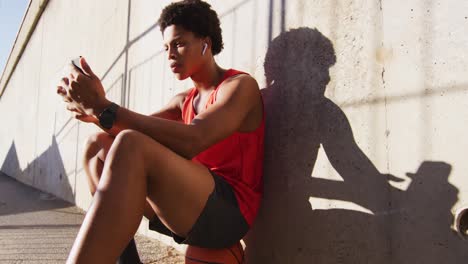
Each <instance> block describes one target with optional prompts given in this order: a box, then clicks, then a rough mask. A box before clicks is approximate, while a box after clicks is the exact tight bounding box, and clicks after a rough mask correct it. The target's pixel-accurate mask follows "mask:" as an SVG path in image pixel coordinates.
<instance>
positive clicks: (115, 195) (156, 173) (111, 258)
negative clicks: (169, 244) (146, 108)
mask: <svg viewBox="0 0 468 264" xmlns="http://www.w3.org/2000/svg"><path fill="white" fill-rule="evenodd" d="M213 188H214V182H213V179H212V177H211V175H210V173H209V171H208V170H207V169H206V168H205V167H203V166H202V165H199V164H195V163H193V162H191V161H187V160H186V159H183V158H181V157H180V156H178V155H176V154H175V153H174V152H172V151H170V150H169V149H167V148H165V147H164V146H162V145H161V144H159V143H158V142H156V141H154V140H153V139H151V138H149V137H147V136H145V135H143V134H141V133H139V132H136V131H132V130H126V131H122V132H121V133H120V134H119V135H118V136H117V137H116V139H115V141H114V143H112V146H111V148H110V150H109V153H108V157H107V158H106V160H105V162H104V166H103V171H102V175H101V179H100V181H99V184H98V186H97V189H96V190H95V197H94V201H93V204H92V205H91V207H90V209H89V211H88V213H87V214H86V217H85V220H84V222H83V225H82V227H81V229H80V231H79V233H78V237H77V239H76V241H75V243H74V245H73V248H72V251H71V253H70V256H69V259H68V261H67V263H113V262H115V260H116V259H117V257H118V255H119V253H120V252H121V251H122V250H123V248H124V247H125V245H127V243H128V241H129V240H130V239H131V237H133V235H134V233H135V232H136V229H137V227H138V224H139V223H140V221H141V217H142V216H143V213H144V208H145V204H146V198H147V197H148V199H149V201H150V204H151V206H152V208H153V209H154V211H155V212H156V213H158V216H159V217H160V219H161V221H163V222H164V223H165V224H167V225H168V227H169V228H170V229H171V230H173V232H175V233H177V234H178V235H181V236H185V235H186V234H187V233H188V231H189V230H190V229H191V227H192V226H193V224H194V223H195V221H196V219H197V218H198V216H199V215H200V212H201V211H202V209H203V207H204V205H205V203H206V200H207V198H208V196H209V194H210V193H211V191H212V190H213Z"/></svg>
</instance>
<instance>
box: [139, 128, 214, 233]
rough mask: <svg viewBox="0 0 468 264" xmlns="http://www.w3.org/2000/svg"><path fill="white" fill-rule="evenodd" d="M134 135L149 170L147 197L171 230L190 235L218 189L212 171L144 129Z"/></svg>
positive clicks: (147, 170)
mask: <svg viewBox="0 0 468 264" xmlns="http://www.w3.org/2000/svg"><path fill="white" fill-rule="evenodd" d="M133 137H134V138H135V139H134V141H135V147H137V148H138V149H139V150H140V152H141V154H142V159H143V162H144V164H145V171H146V172H147V175H146V179H147V200H148V201H149V203H150V205H151V207H152V208H153V210H154V211H155V213H156V214H157V215H158V217H159V218H160V219H161V221H162V222H163V223H164V224H165V225H166V226H167V227H168V228H169V229H170V230H171V231H173V232H174V233H176V234H177V235H180V236H186V235H187V233H188V232H189V231H190V229H191V228H192V226H193V225H194V223H195V222H196V220H197V219H198V217H199V216H200V213H201V212H202V210H203V208H204V206H205V204H206V201H207V200H208V197H209V195H210V194H211V193H212V192H213V190H214V180H213V177H212V175H211V173H210V172H209V170H208V169H207V168H206V167H205V166H203V165H201V164H199V163H195V162H193V161H191V160H187V159H185V158H183V157H182V156H180V155H178V154H176V153H175V152H173V151H172V150H170V149H169V148H167V147H165V146H163V145H162V144H160V143H158V142H157V141H155V140H154V139H152V138H150V137H148V136H146V135H144V134H142V133H139V132H136V131H135V132H133Z"/></svg>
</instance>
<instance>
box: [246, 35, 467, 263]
mask: <svg viewBox="0 0 468 264" xmlns="http://www.w3.org/2000/svg"><path fill="white" fill-rule="evenodd" d="M335 62H336V56H335V52H334V49H333V45H332V43H331V41H330V40H329V39H328V38H326V37H325V36H323V35H322V34H321V33H320V32H319V31H318V30H316V29H310V28H299V29H293V30H290V31H288V32H285V33H282V34H281V35H279V36H278V37H277V38H275V39H274V40H273V41H272V42H271V43H270V47H269V49H268V52H267V54H266V57H265V75H266V79H267V84H268V85H269V86H268V87H267V88H265V89H263V90H262V95H263V97H264V101H265V108H266V117H267V120H266V121H267V123H266V137H265V161H264V180H265V183H264V200H263V203H262V207H261V209H260V212H259V215H258V217H257V220H256V222H255V224H254V226H253V228H252V230H251V231H250V232H249V234H248V235H247V237H246V239H245V240H244V241H245V243H246V258H247V263H270V264H273V263H321V264H325V263H383V264H385V263H434V264H436V263H464V261H466V259H468V249H467V247H466V246H467V245H466V244H463V241H461V240H460V239H458V238H457V237H456V236H455V235H454V234H453V232H451V230H450V223H451V221H452V215H451V213H450V209H451V207H452V206H453V204H454V203H455V202H456V201H457V194H458V190H457V189H456V188H455V187H454V186H453V185H451V184H450V183H449V182H448V176H449V174H450V172H451V166H450V165H449V164H447V163H445V162H435V161H426V162H424V163H422V164H421V165H420V167H419V169H418V170H417V172H416V174H408V176H410V177H411V178H412V182H411V184H410V185H409V187H408V189H407V190H406V191H401V190H400V189H398V188H395V187H393V186H392V185H391V184H389V181H391V180H393V181H399V180H400V178H397V177H395V176H392V175H385V174H382V173H380V172H379V171H378V169H377V168H376V167H375V166H374V165H373V164H372V162H371V161H370V160H369V158H368V157H367V156H366V155H365V154H364V153H363V151H362V150H361V149H360V148H359V146H358V145H357V143H356V142H355V140H354V137H353V132H352V129H351V125H350V123H349V121H348V119H347V118H346V115H345V114H344V112H343V111H342V110H341V109H340V108H339V107H338V106H337V105H336V104H335V103H333V102H332V101H331V100H329V99H328V98H326V97H325V96H324V93H325V88H326V86H327V84H328V83H329V81H330V75H329V68H330V67H331V66H333V65H334V64H335ZM320 146H322V147H323V150H324V151H325V154H326V156H327V158H328V160H329V162H330V163H331V165H332V166H333V168H334V169H335V170H336V171H337V172H338V174H339V175H340V176H341V177H342V178H343V181H335V180H328V179H326V177H323V176H326V175H314V176H312V172H313V169H314V166H315V162H316V159H317V155H318V151H319V148H320ZM410 170H414V168H410ZM318 173H323V172H320V171H319V172H318ZM317 176H320V177H317ZM311 197H318V198H327V199H334V200H341V201H346V202H352V203H354V204H357V205H359V206H360V207H363V208H365V209H366V210H368V211H371V212H372V213H367V212H362V211H355V210H351V209H343V208H334V209H328V210H324V209H316V208H314V205H313V203H311V201H310V199H311ZM330 207H333V206H332V205H331V206H330Z"/></svg>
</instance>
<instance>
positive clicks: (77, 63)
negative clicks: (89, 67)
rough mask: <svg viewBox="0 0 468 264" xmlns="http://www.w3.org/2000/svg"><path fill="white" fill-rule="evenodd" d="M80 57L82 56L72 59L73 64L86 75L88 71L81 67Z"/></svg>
mask: <svg viewBox="0 0 468 264" xmlns="http://www.w3.org/2000/svg"><path fill="white" fill-rule="evenodd" d="M80 59H81V57H79V58H76V59H73V60H72V64H73V66H75V68H77V69H78V70H79V71H80V72H81V73H82V74H84V75H86V73H85V72H84V71H83V69H82V68H81V66H80V65H81V64H80Z"/></svg>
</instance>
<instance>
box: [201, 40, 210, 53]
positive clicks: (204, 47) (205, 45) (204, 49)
mask: <svg viewBox="0 0 468 264" xmlns="http://www.w3.org/2000/svg"><path fill="white" fill-rule="evenodd" d="M206 48H208V43H206V42H205V43H203V49H202V52H201V54H202V55H205V52H206Z"/></svg>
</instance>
